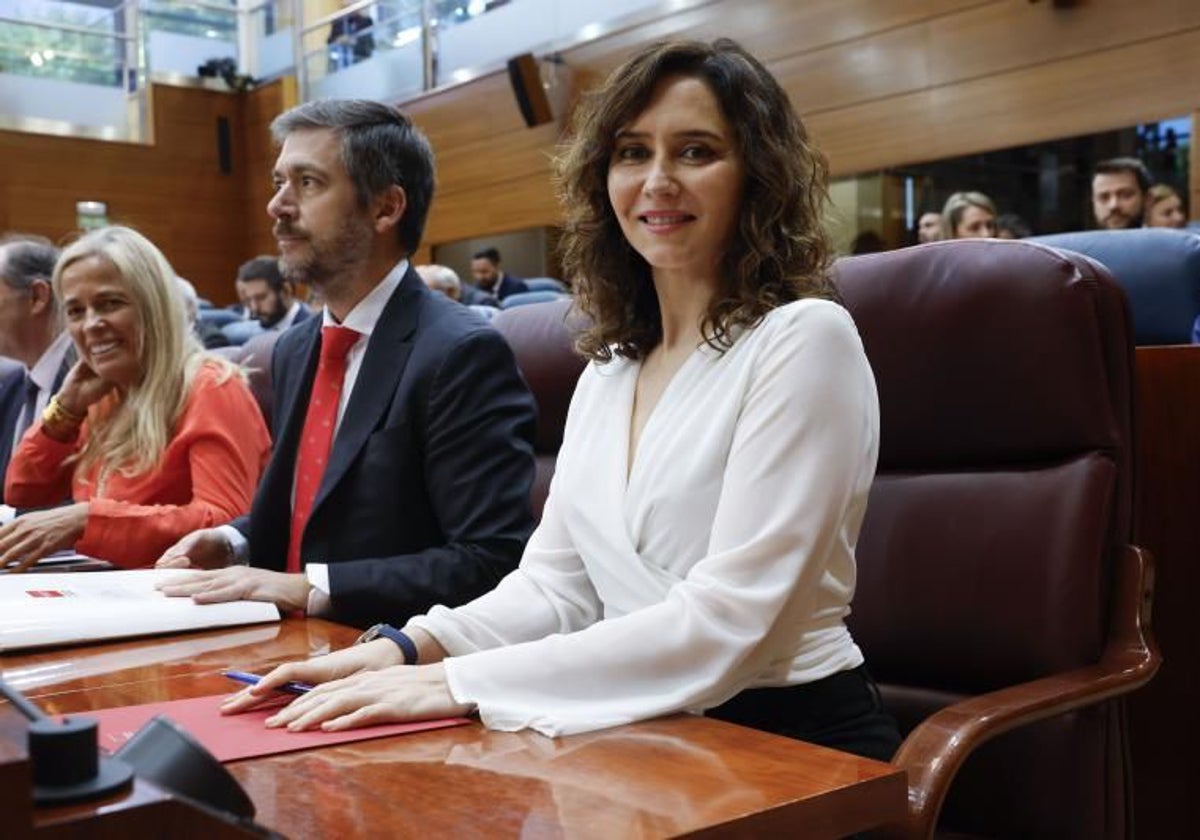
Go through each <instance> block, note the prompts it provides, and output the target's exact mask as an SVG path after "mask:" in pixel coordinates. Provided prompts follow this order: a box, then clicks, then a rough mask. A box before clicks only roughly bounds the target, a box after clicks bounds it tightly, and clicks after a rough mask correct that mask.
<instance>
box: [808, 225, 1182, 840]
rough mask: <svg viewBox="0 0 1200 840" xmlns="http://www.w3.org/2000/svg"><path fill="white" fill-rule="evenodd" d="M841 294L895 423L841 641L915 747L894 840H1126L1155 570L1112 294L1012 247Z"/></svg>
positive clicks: (849, 271) (932, 263)
mask: <svg viewBox="0 0 1200 840" xmlns="http://www.w3.org/2000/svg"><path fill="white" fill-rule="evenodd" d="M834 277H835V282H836V284H837V287H838V289H839V290H840V292H841V294H842V296H843V298H844V302H845V304H846V306H847V307H848V308H849V310H850V312H851V313H852V314H853V316H854V320H855V322H856V323H857V325H858V329H859V332H860V334H861V335H862V337H863V341H864V343H865V346H866V350H867V355H868V357H869V358H870V360H871V364H872V367H873V369H874V371H875V377H876V381H877V383H878V387H879V399H880V407H881V448H880V458H879V469H878V474H877V477H876V480H875V485H874V487H873V489H872V493H871V499H870V503H869V505H868V509H867V514H866V519H865V521H864V525H863V531H862V535H861V538H860V541H859V545H858V554H857V556H858V586H857V591H856V595H855V599H854V603H853V614H852V615H851V619H850V621H851V627H852V630H853V632H854V635H855V638H856V639H857V641H858V643H859V644H860V645H861V647H862V648H863V650H864V653H865V655H866V657H867V665H868V667H869V668H870V670H871V671H872V672H873V674H874V676H875V678H876V680H877V681H878V682H879V685H880V689H881V692H882V695H883V700H884V705H885V706H886V707H887V708H888V709H889V710H890V711H891V712H892V713H893V714H894V715H895V716H896V718H897V720H898V722H899V723H900V726H901V731H902V733H904V734H905V735H906V736H907V737H906V740H905V741H904V744H903V746H902V747H901V749H900V751H899V753H898V754H897V755H896V757H895V759H894V762H895V763H896V764H898V765H901V766H903V767H905V768H907V770H908V773H909V802H910V817H909V820H908V821H907V822H906V823H904V824H902V825H897V826H893V827H892V830H891V831H889V832H885V833H887V834H890V835H894V836H904V837H926V836H931V835H932V834H933V833H934V832H935V831H936V832H937V833H952V834H960V833H961V834H969V835H977V836H991V837H1022V838H1027V837H1055V838H1063V837H1079V838H1084V837H1086V838H1116V837H1127V836H1129V835H1130V833H1131V826H1130V820H1131V810H1130V807H1129V791H1130V786H1129V782H1128V779H1129V773H1130V755H1129V752H1128V748H1127V740H1126V732H1125V718H1124V708H1123V705H1122V703H1121V702H1120V700H1113V699H1111V698H1114V697H1116V696H1118V695H1119V694H1121V693H1124V692H1127V691H1131V690H1133V689H1134V688H1136V687H1138V686H1140V685H1142V684H1144V683H1145V682H1147V681H1148V680H1149V679H1150V677H1151V676H1153V674H1154V672H1155V670H1156V669H1157V667H1158V662H1159V658H1158V653H1157V649H1156V648H1155V646H1154V643H1153V641H1152V639H1150V638H1149V634H1148V631H1147V628H1146V626H1145V619H1146V617H1147V616H1148V609H1149V606H1148V605H1149V592H1150V580H1149V576H1150V569H1149V558H1148V556H1147V555H1145V554H1144V553H1143V552H1141V551H1139V550H1138V549H1136V548H1133V547H1131V546H1130V545H1129V543H1130V535H1131V522H1130V519H1131V502H1132V491H1133V480H1132V477H1133V474H1134V473H1133V464H1132V451H1133V450H1132V429H1131V426H1132V408H1131V406H1132V394H1131V389H1132V382H1131V380H1132V367H1133V337H1132V332H1131V325H1130V315H1129V308H1128V306H1127V304H1126V301H1125V298H1124V296H1123V294H1122V292H1121V290H1120V289H1119V287H1118V286H1116V284H1115V282H1114V281H1113V280H1112V278H1111V277H1110V276H1109V275H1108V273H1107V271H1106V270H1105V269H1103V268H1102V267H1101V266H1099V265H1098V264H1097V263H1094V262H1091V261H1090V260H1088V259H1087V258H1085V257H1081V256H1078V255H1068V254H1062V253H1059V252H1056V251H1054V250H1052V249H1050V248H1046V247H1043V246H1039V245H1034V244H1029V243H1025V242H1003V241H999V240H960V241H955V242H940V243H934V244H931V245H923V246H918V247H915V248H908V249H904V250H901V251H893V252H890V253H884V254H872V255H867V256H861V257H852V258H846V259H843V260H841V261H839V262H838V263H837V265H836V267H835V269H834ZM831 375H836V372H831ZM1141 758H1143V759H1144V758H1146V757H1144V756H1143V757H1141Z"/></svg>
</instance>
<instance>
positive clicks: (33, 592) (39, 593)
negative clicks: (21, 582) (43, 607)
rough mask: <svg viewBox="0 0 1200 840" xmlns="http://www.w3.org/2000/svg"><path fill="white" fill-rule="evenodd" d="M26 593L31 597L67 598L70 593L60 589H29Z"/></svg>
mask: <svg viewBox="0 0 1200 840" xmlns="http://www.w3.org/2000/svg"><path fill="white" fill-rule="evenodd" d="M25 594H27V595H28V596H29V597H30V598H66V597H67V595H68V593H66V592H63V591H62V590H60V589H27V590H25Z"/></svg>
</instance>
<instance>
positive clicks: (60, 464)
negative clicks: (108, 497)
mask: <svg viewBox="0 0 1200 840" xmlns="http://www.w3.org/2000/svg"><path fill="white" fill-rule="evenodd" d="M86 439H87V422H86V421H85V422H84V424H83V428H82V429H81V430H80V432H79V435H78V436H77V437H76V438H75V440H71V441H66V442H63V441H57V440H55V439H54V438H52V437H50V436H49V435H48V434H46V433H45V432H44V431H43V430H42V421H41V420H38V421H37V422H36V423H35V424H34V425H33V426H31V427H30V428H29V430H28V431H26V432H25V435H24V436H23V437H22V438H21V442H20V444H19V445H18V446H17V450H16V452H14V453H13V456H12V460H10V461H9V462H8V472H7V474H6V475H5V480H4V498H5V500H6V501H7V502H8V504H10V505H12V506H13V507H17V508H39V507H49V506H51V505H57V504H59V503H61V502H62V501H64V500H66V499H69V498H71V479H72V475H73V474H74V469H73V467H72V465H71V464H68V463H66V461H67V458H69V457H70V456H72V455H74V454H75V453H76V452H78V451H79V448H80V447H81V446H82V445H83V442H84V441H85V440H86Z"/></svg>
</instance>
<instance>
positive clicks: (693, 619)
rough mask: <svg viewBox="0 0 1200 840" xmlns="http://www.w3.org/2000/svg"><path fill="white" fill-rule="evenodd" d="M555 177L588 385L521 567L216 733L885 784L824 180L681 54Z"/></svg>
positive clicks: (713, 76) (635, 86) (860, 474)
mask: <svg viewBox="0 0 1200 840" xmlns="http://www.w3.org/2000/svg"><path fill="white" fill-rule="evenodd" d="M559 175H560V179H561V182H562V192H563V197H564V203H565V204H566V209H567V226H566V231H565V233H564V243H565V244H564V264H565V267H566V268H567V269H568V275H569V276H571V277H573V278H575V285H574V288H575V291H576V295H577V300H578V302H579V306H580V308H581V309H582V310H583V311H584V312H585V313H586V314H587V315H588V316H590V319H591V323H592V326H591V327H590V328H589V329H587V330H586V331H585V332H584V333H583V334H582V335H581V337H580V338H579V341H578V347H579V349H580V350H581V351H582V352H583V353H585V354H586V355H587V356H588V357H590V359H591V360H592V361H593V364H591V365H589V366H588V368H587V369H586V370H585V372H584V373H583V375H582V376H581V378H580V380H579V383H578V385H577V387H576V390H575V394H574V397H573V399H572V404H571V409H570V412H569V416H568V419H567V424H566V430H565V436H564V441H563V446H562V449H561V450H560V452H559V456H558V461H557V467H556V472H555V476H554V481H553V485H552V488H551V491H550V497H549V499H548V501H547V505H546V509H545V512H544V514H543V517H542V521H541V524H540V525H539V527H538V529H537V531H536V532H535V533H534V535H533V536H532V537H531V538H530V541H529V544H528V546H527V548H526V550H525V554H524V556H523V558H522V561H521V565H520V567H519V568H518V570H517V571H515V572H513V573H512V574H510V575H509V576H507V577H506V578H505V579H504V580H503V581H502V582H501V583H500V584H499V586H498V587H497V588H496V589H495V590H494V591H492V592H491V593H489V594H487V595H484V596H482V597H481V598H479V599H477V600H475V601H473V602H471V603H469V604H466V605H464V606H462V607H459V608H456V609H447V608H444V607H435V608H434V609H433V610H432V611H430V612H429V614H427V615H425V616H423V617H418V618H415V619H413V620H411V621H409V623H408V624H407V625H406V626H405V627H404V628H403V629H401V630H398V629H396V628H394V627H390V626H386V625H383V626H378V627H376V628H372V630H370V631H368V633H367V634H365V637H364V643H363V644H361V645H357V646H355V647H352V648H349V649H347V650H344V651H339V652H337V653H334V654H331V655H328V656H324V657H320V658H317V659H313V660H310V661H308V662H303V663H295V664H290V665H284V666H281V667H279V668H277V669H275V670H274V671H272V672H271V673H270V674H269V675H268V676H267V677H266V678H265V679H264V680H263V682H261V683H260V684H259V686H258V687H255V688H252V689H249V690H247V691H244V692H242V693H240V694H238V695H235V696H234V697H233V698H231V699H230V700H229V701H228V702H227V704H226V707H225V708H226V711H229V712H236V711H239V710H242V709H245V708H248V707H250V706H253V705H255V704H257V703H258V702H261V701H262V700H263V699H265V698H266V697H268V696H269V695H270V694H271V691H272V689H273V688H274V687H275V686H278V685H279V684H280V683H282V682H284V681H286V680H290V679H303V680H308V681H312V682H317V683H321V684H322V685H319V686H318V687H317V688H316V689H314V690H313V691H312V692H310V693H309V694H308V695H306V696H305V697H303V698H300V699H298V700H296V701H294V702H293V703H292V704H291V705H290V706H288V707H287V708H285V709H283V710H282V711H280V712H278V713H276V714H275V715H274V716H273V717H272V718H270V719H269V720H268V725H271V726H285V725H286V726H288V727H289V728H292V729H306V728H311V727H316V726H322V727H324V728H326V729H344V728H348V727H354V726H362V725H365V724H372V723H379V722H382V721H389V720H407V719H419V718H426V717H439V716H444V715H452V714H463V713H467V712H470V711H472V710H478V712H479V714H480V716H481V718H482V720H483V722H484V723H485V724H486V725H487V726H489V727H492V728H495V729H503V730H518V729H523V728H531V729H534V730H536V731H538V732H542V733H544V734H547V735H563V734H569V733H574V732H583V731H588V730H593V729H599V728H601V727H608V726H615V725H619V724H624V723H629V722H631V721H635V720H641V719H645V718H649V717H653V716H657V715H664V714H669V713H672V712H679V711H684V710H687V711H693V712H704V713H706V714H709V715H712V716H714V717H717V718H721V719H723V720H729V721H733V722H737V723H742V724H745V725H748V726H753V727H756V728H760V729H764V730H768V731H772V732H777V733H781V734H785V735H789V736H792V737H796V738H802V739H805V740H809V741H813V742H816V743H820V744H824V745H827V746H833V747H837V748H840V749H844V750H847V751H850V752H856V753H859V754H862V755H869V756H874V757H878V758H887V757H889V756H890V755H891V753H892V751H893V750H894V749H895V747H896V745H897V744H898V742H899V738H898V735H897V733H896V730H895V726H894V724H893V723H892V721H891V720H890V718H888V717H887V715H886V714H884V713H883V712H882V710H881V708H880V705H879V701H878V696H877V692H876V691H875V688H874V685H873V683H872V682H871V680H870V678H869V677H868V676H867V674H866V672H865V670H864V668H863V656H862V653H861V652H860V651H859V649H858V647H857V646H856V645H855V643H854V640H853V639H852V638H851V636H850V632H849V630H848V629H847V627H846V625H845V622H844V619H845V617H846V615H847V614H848V613H849V604H850V599H851V596H852V595H853V593H854V580H855V565H854V545H855V542H856V540H857V537H858V530H859V526H860V524H861V522H862V518H863V513H864V510H865V508H866V502H867V493H868V491H869V489H870V486H871V482H872V479H873V476H874V471H875V461H876V456H877V452H878V441H879V418H878V401H877V397H876V393H875V382H874V378H873V377H872V374H871V369H870V366H869V365H868V364H867V360H866V356H865V354H864V352H863V348H862V343H861V341H860V340H859V337H858V333H857V331H856V330H855V327H854V324H853V322H852V321H851V319H850V316H849V314H848V313H847V312H846V311H845V310H844V309H843V308H842V307H841V306H839V305H838V304H837V303H835V302H833V298H834V297H835V294H834V291H833V289H832V288H831V287H830V285H829V283H828V280H827V279H826V276H825V268H826V264H827V260H828V254H829V243H828V240H827V238H826V234H825V231H824V230H823V229H822V226H821V219H822V217H823V212H824V206H825V202H826V200H827V195H826V179H827V168H826V164H825V161H824V158H823V157H822V156H821V155H820V153H819V152H817V151H816V150H815V149H814V148H813V147H812V145H811V144H810V142H809V139H808V136H807V133H806V131H805V129H804V126H803V125H802V124H801V122H800V120H799V118H798V117H797V116H796V114H795V112H794V111H793V110H792V107H791V104H790V103H789V101H788V98H787V95H786V93H785V92H784V91H783V89H782V88H781V87H780V86H779V84H778V82H776V81H775V79H774V78H773V77H772V76H771V75H770V73H769V72H768V71H767V70H766V69H765V68H764V67H763V66H762V65H761V64H760V63H759V62H758V61H756V60H755V59H754V58H753V57H751V56H750V55H749V54H747V53H746V52H745V51H743V50H742V49H741V48H740V47H738V46H737V45H736V44H734V43H733V42H731V41H728V40H719V41H717V42H715V43H714V44H711V45H709V44H702V43H695V42H682V43H669V44H660V45H655V46H653V47H650V48H648V49H646V50H643V51H642V52H641V53H639V54H638V55H636V56H635V57H634V58H632V59H631V60H630V61H629V62H628V63H627V64H625V65H624V66H622V67H621V68H619V69H618V70H616V71H615V73H614V74H613V76H612V77H611V78H610V79H609V80H608V82H607V83H606V85H605V86H604V87H603V88H602V89H601V90H599V91H598V92H597V93H595V94H593V95H592V97H591V99H590V101H588V102H587V103H586V104H585V106H584V107H583V109H582V111H581V113H580V114H579V115H578V116H577V120H576V129H575V139H574V142H573V143H572V144H571V145H570V146H569V148H567V149H566V151H565V153H564V154H563V156H562V157H561V159H560V162H559ZM413 665H416V667H412V666H413Z"/></svg>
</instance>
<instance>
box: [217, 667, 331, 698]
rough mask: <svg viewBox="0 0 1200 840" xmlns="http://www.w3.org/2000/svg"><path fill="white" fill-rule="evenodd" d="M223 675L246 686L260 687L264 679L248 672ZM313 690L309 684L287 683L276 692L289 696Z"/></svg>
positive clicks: (231, 672)
mask: <svg viewBox="0 0 1200 840" xmlns="http://www.w3.org/2000/svg"><path fill="white" fill-rule="evenodd" d="M221 673H222V674H224V675H225V676H227V677H229V679H231V680H236V681H237V682H240V683H245V684H246V685H258V683H259V681H260V680H262V677H260V676H259V675H258V674H251V673H248V672H246V671H222V672H221ZM312 689H313V687H312V686H311V685H309V684H308V683H302V682H286V683H284V684H283V685H281V686H279V687H278V688H276V689H275V690H276V691H286V692H287V693H288V694H304V693H305V692H308V691H312Z"/></svg>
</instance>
